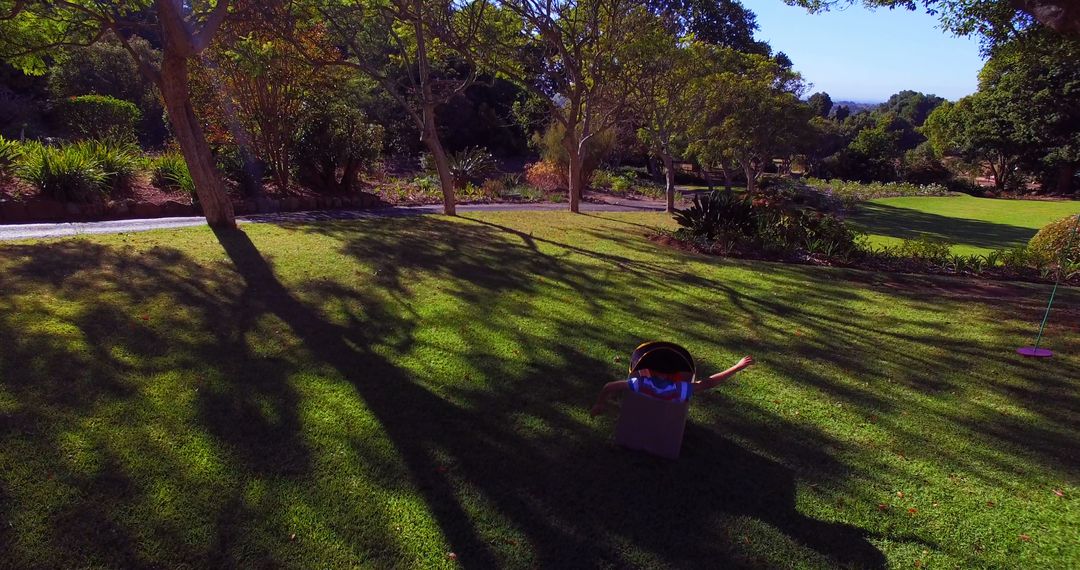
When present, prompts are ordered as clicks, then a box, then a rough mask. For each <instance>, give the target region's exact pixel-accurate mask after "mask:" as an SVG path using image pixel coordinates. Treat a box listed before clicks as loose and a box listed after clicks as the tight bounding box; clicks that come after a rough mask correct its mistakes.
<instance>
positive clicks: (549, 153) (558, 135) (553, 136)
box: [530, 121, 617, 187]
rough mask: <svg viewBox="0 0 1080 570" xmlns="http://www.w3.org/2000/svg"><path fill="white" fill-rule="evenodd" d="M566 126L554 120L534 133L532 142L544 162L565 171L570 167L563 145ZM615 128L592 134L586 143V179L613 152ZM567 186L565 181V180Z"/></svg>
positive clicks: (564, 175)
mask: <svg viewBox="0 0 1080 570" xmlns="http://www.w3.org/2000/svg"><path fill="white" fill-rule="evenodd" d="M565 133H566V127H564V126H563V125H562V123H560V122H558V121H553V122H552V123H551V124H549V125H548V126H547V128H545V129H544V130H543V131H542V132H539V133H533V136H532V139H531V140H530V144H531V145H532V147H533V148H534V149H536V151H537V152H538V153H540V158H541V161H542V162H549V163H551V164H553V165H555V167H556V168H557V169H558V170H560V171H561V172H563V173H564V174H563V177H564V179H565V177H566V176H567V175H566V174H565V173H566V172H568V171H569V169H570V158H569V155H568V154H567V153H566V147H565V146H563V136H564V135H565ZM616 138H617V137H616V134H615V131H614V130H610V129H609V130H605V131H602V132H600V133H597V134H595V135H593V136H592V138H590V139H589V140H588V141H587V142H586V143H585V155H584V156H583V157H582V176H583V177H584V179H585V180H589V179H590V178H591V177H592V173H593V172H594V171H595V170H596V169H597V168H599V167H600V163H601V162H603V160H604V158H606V157H607V156H608V155H610V154H611V152H612V150H613V149H614V148H615V144H616ZM563 185H564V187H565V182H564V184H563Z"/></svg>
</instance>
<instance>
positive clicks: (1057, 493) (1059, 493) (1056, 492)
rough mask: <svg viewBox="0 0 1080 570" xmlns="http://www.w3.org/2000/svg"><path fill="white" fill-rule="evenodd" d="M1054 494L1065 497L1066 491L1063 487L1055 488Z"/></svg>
mask: <svg viewBox="0 0 1080 570" xmlns="http://www.w3.org/2000/svg"><path fill="white" fill-rule="evenodd" d="M1054 494H1055V495H1057V496H1059V497H1064V496H1065V492H1064V491H1062V490H1061V489H1054Z"/></svg>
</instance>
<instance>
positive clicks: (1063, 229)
mask: <svg viewBox="0 0 1080 570" xmlns="http://www.w3.org/2000/svg"><path fill="white" fill-rule="evenodd" d="M1078 233H1080V215H1077V216H1069V217H1067V218H1064V219H1061V220H1058V221H1056V222H1052V223H1050V224H1047V225H1046V227H1044V228H1042V229H1041V230H1039V233H1037V234H1035V237H1033V238H1031V241H1030V242H1028V252H1029V253H1030V254H1031V256H1032V258H1033V259H1035V260H1037V261H1038V263H1039V264H1040V265H1043V266H1057V267H1063V268H1064V267H1066V266H1071V265H1073V264H1076V263H1080V235H1078Z"/></svg>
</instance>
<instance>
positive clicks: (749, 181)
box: [742, 160, 757, 193]
mask: <svg viewBox="0 0 1080 570" xmlns="http://www.w3.org/2000/svg"><path fill="white" fill-rule="evenodd" d="M742 167H743V173H744V174H745V175H746V191H747V192H749V193H753V192H754V191H755V190H757V173H756V172H755V170H756V169H755V168H754V165H753V164H752V163H751V162H750V161H749V160H747V161H745V162H743V163H742Z"/></svg>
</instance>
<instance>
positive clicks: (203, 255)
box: [0, 213, 1080, 568]
mask: <svg viewBox="0 0 1080 570" xmlns="http://www.w3.org/2000/svg"><path fill="white" fill-rule="evenodd" d="M663 219H664V218H663V217H662V216H660V215H658V214H625V215H615V214H612V215H604V216H603V217H599V216H573V215H569V214H563V213H491V214H483V215H480V214H475V215H469V216H468V217H462V218H457V219H453V218H445V217H435V216H427V217H400V218H388V219H371V220H360V221H350V222H327V223H321V224H317V225H295V226H287V227H278V226H272V225H247V226H244V228H243V231H242V232H230V233H222V234H220V235H215V234H214V233H212V232H211V231H210V230H208V229H200V228H192V229H184V230H175V231H161V232H146V233H139V234H132V235H118V236H99V237H92V238H91V237H87V238H80V239H68V240H59V241H47V242H33V243H17V244H7V245H3V246H0V283H2V286H0V347H2V348H0V552H3V553H4V554H3V558H2V560H3V561H2V562H0V566H11V567H20V568H29V567H43V568H44V567H49V568H52V567H106V566H107V567H182V566H193V567H228V566H242V567H264V566H289V567H320V568H322V567H334V568H338V567H346V566H364V567H437V566H447V567H449V566H454V565H464V566H470V567H482V568H489V567H496V566H505V567H516V568H534V567H550V568H564V567H582V566H584V567H631V566H635V567H660V566H673V567H690V566H707V567H712V568H725V567H741V566H751V567H769V568H774V567H800V568H802V567H807V568H814V567H818V568H833V567H836V566H838V565H850V566H855V567H883V566H891V567H897V568H912V567H914V566H916V564H920V565H922V566H923V567H927V566H929V567H932V568H956V567H962V568H977V567H1016V568H1064V567H1069V566H1076V565H1077V564H1080V553H1078V550H1077V546H1076V542H1075V537H1076V536H1077V535H1078V532H1080V509H1078V508H1077V502H1076V500H1077V496H1078V494H1080V473H1078V463H1080V457H1078V455H1077V453H1078V448H1077V446H1076V442H1077V441H1078V439H1080V416H1078V413H1080V412H1078V411H1080V396H1078V394H1080V392H1078V388H1080V334H1078V329H1077V324H1076V323H1077V322H1080V309H1078V303H1080V294H1078V292H1077V291H1074V290H1068V289H1067V290H1065V291H1064V292H1063V294H1061V296H1060V297H1059V305H1058V306H1059V310H1058V312H1057V313H1056V314H1055V318H1054V319H1053V320H1052V321H1051V325H1050V327H1049V329H1048V333H1047V342H1048V345H1049V346H1050V347H1051V348H1053V349H1054V350H1056V351H1057V352H1058V354H1059V356H1058V358H1056V359H1054V360H1050V361H1025V360H1021V359H1019V358H1018V357H1016V356H1015V355H1014V354H1013V352H1012V351H1013V349H1014V348H1015V347H1016V346H1017V345H1019V344H1023V343H1025V342H1027V341H1028V340H1029V338H1030V336H1031V333H1032V332H1033V327H1034V326H1035V324H1036V320H1037V319H1038V317H1039V316H1040V315H1041V306H1042V304H1043V303H1044V302H1045V299H1046V296H1047V294H1048V289H1047V288H1046V287H1041V286H1028V285H1009V284H993V285H985V286H983V285H978V284H976V283H974V282H970V281H954V280H949V279H944V278H920V277H894V276H886V275H881V274H875V273H866V272H858V271H847V270H835V269H828V268H815V267H809V266H790V265H780V264H770V263H760V262H749V261H729V260H722V259H716V258H705V257H700V256H695V255H690V254H681V253H677V252H674V251H671V250H668V249H665V248H662V247H661V246H658V245H655V244H653V243H651V242H649V241H647V240H646V239H644V237H643V235H644V234H645V233H646V231H647V230H646V229H645V226H649V225H653V224H657V223H661V221H662V220H663ZM651 338H663V339H671V340H675V341H678V342H681V343H683V344H685V345H686V346H687V347H689V348H690V349H691V350H692V352H694V354H695V356H696V357H697V358H698V360H699V362H700V365H701V366H702V368H703V369H704V370H707V371H713V370H717V369H720V368H723V367H726V366H727V365H729V364H731V363H733V362H734V361H735V360H736V359H737V358H738V357H739V356H742V355H743V354H745V353H752V354H754V355H755V356H756V357H757V359H758V360H759V362H760V364H759V365H758V366H756V367H754V368H752V369H751V370H748V371H746V372H744V373H743V374H741V375H740V376H739V377H738V378H737V379H736V380H735V381H734V382H733V383H732V384H729V385H726V386H722V387H720V388H718V389H717V390H715V391H714V392H712V393H710V394H706V395H704V396H701V397H699V398H698V399H696V400H695V402H694V403H693V406H692V417H691V421H690V425H689V427H688V429H687V434H686V440H685V445H684V448H683V456H682V458H681V459H680V460H679V461H677V462H669V461H664V460H659V459H653V458H650V457H648V456H643V455H641V454H637V453H632V452H627V451H623V450H620V449H618V448H617V447H615V446H614V445H613V444H612V443H611V441H610V436H611V433H612V428H613V425H614V422H615V417H614V416H615V414H611V415H609V416H608V417H603V418H599V419H593V418H590V417H589V416H588V413H587V409H588V406H589V404H590V403H591V401H592V400H593V398H594V397H595V395H596V393H597V391H598V390H599V388H600V386H601V385H602V384H603V383H604V382H605V381H608V380H611V379H615V378H619V377H620V376H621V375H623V374H625V358H626V356H627V354H628V352H629V351H630V350H631V349H632V348H633V347H634V346H636V345H637V344H638V343H639V342H640V341H641V340H643V339H651ZM1055 490H1059V491H1060V492H1062V493H1063V494H1064V497H1059V496H1057V495H1056V494H1055V492H1054V491H1055ZM879 505H882V507H881V508H879ZM1022 536H1026V537H1028V538H1029V539H1030V540H1025V539H1024V538H1022ZM451 552H453V553H455V554H456V562H455V561H454V560H452V559H451V557H450V556H449V553H451Z"/></svg>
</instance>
